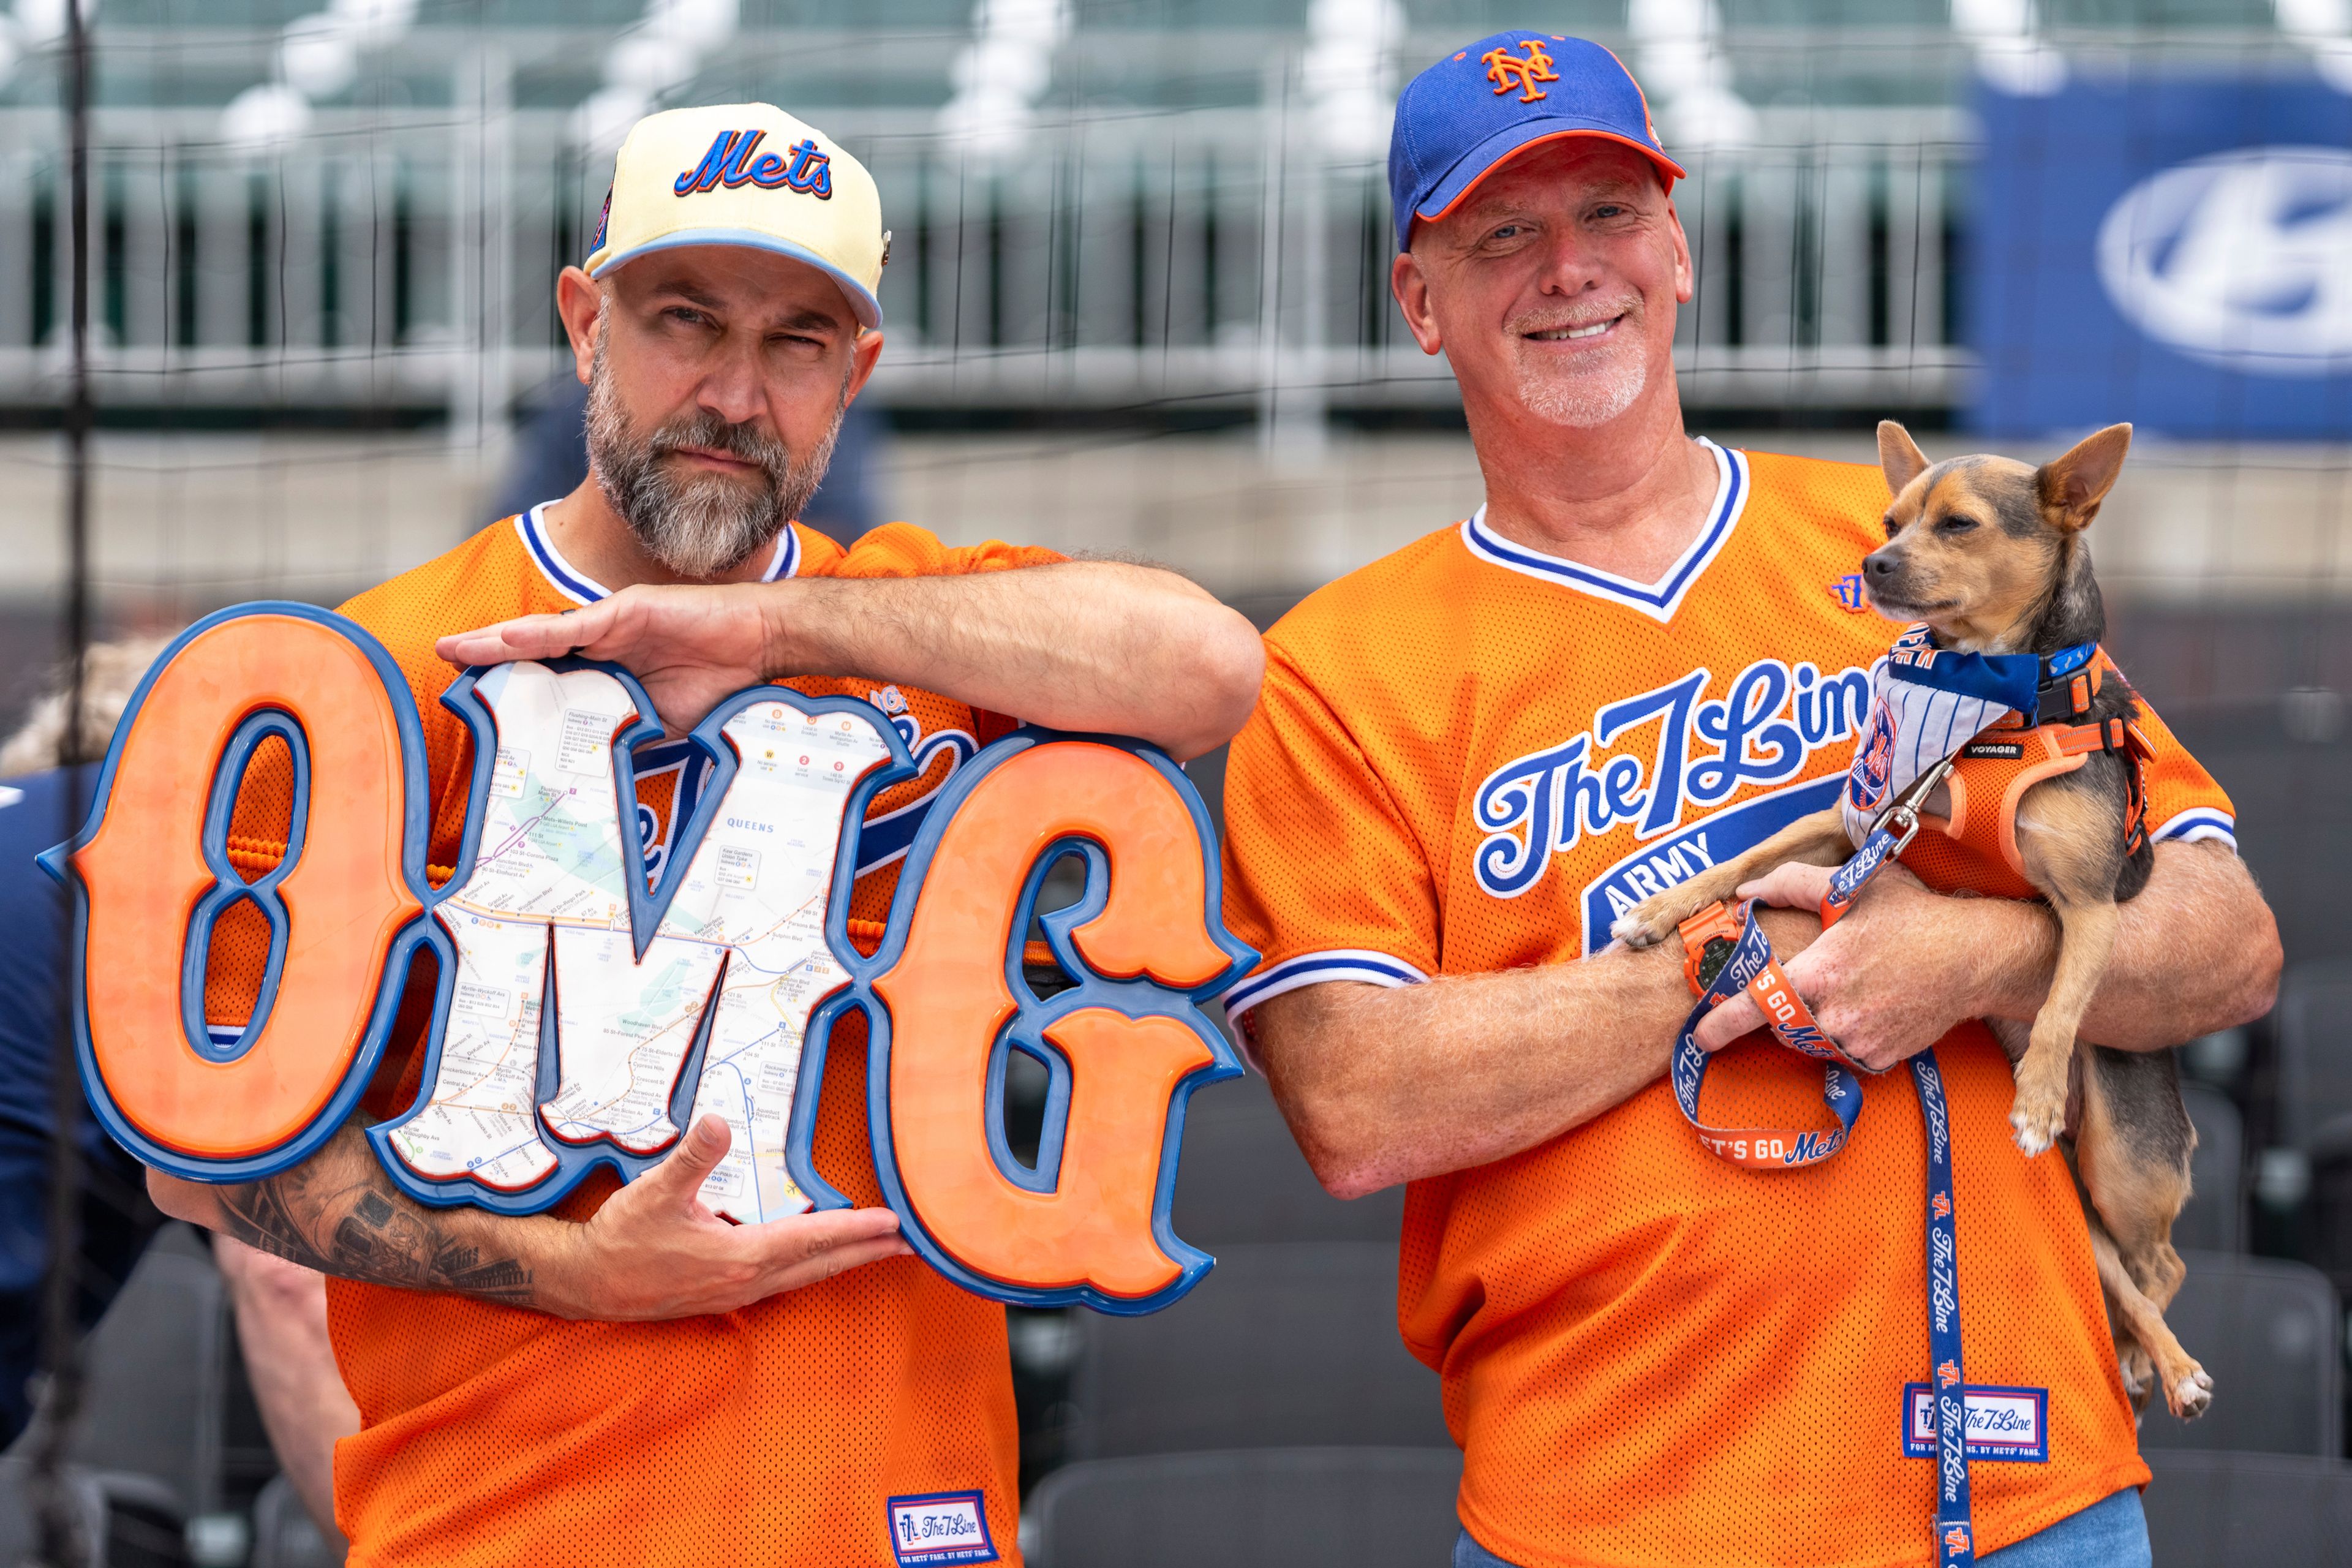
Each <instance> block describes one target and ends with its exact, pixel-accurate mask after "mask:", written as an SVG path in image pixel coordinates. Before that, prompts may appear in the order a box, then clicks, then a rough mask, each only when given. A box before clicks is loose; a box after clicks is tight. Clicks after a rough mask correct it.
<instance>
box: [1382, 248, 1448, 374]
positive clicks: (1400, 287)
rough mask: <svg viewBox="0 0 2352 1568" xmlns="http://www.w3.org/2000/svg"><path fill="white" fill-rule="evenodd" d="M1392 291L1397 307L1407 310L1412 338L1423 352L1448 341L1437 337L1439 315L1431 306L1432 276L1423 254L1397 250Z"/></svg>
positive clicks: (1435, 349) (1437, 348)
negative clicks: (1428, 272)
mask: <svg viewBox="0 0 2352 1568" xmlns="http://www.w3.org/2000/svg"><path fill="white" fill-rule="evenodd" d="M1389 292H1390V293H1391V294H1393V295H1395V296H1396V302H1397V309H1398V310H1402V311H1403V312H1404V324H1405V326H1406V328H1407V329H1408V330H1409V331H1411V332H1412V341H1413V342H1417V343H1419V344H1420V345H1421V352H1422V353H1425V354H1433V353H1437V352H1438V351H1440V350H1441V349H1443V348H1444V346H1445V344H1444V342H1443V341H1442V340H1441V339H1440V338H1439V337H1438V333H1437V317H1436V314H1435V313H1434V312H1433V311H1432V310H1430V308H1429V277H1428V274H1426V273H1424V272H1423V271H1422V269H1421V258H1419V257H1417V256H1415V255H1413V253H1412V251H1410V250H1401V251H1399V252H1397V258H1396V260H1394V261H1393V262H1391V263H1390V265H1389Z"/></svg>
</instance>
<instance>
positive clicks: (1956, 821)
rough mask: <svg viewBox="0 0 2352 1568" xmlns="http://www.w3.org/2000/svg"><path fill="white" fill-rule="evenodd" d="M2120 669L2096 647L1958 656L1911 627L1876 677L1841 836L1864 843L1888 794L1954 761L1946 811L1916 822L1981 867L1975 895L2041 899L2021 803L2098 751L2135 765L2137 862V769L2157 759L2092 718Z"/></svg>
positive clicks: (2128, 823) (2130, 802) (2125, 730)
mask: <svg viewBox="0 0 2352 1568" xmlns="http://www.w3.org/2000/svg"><path fill="white" fill-rule="evenodd" d="M2115 668H2116V667H2115V662H2114V661H2113V660H2112V659H2110V658H2107V655H2106V651H2105V649H2104V648H2102V647H2099V646H2098V645H2097V644H2096V643H2079V644H2077V645H2075V646H2074V647H2069V648H2063V649H2061V650H2060V651H2059V652H2057V653H2054V654H2049V655H2046V656H2042V657H2038V658H2037V657H2036V656H2034V655H2032V654H1968V653H1952V652H1949V651H1948V650H1945V649H1941V648H1937V647H1934V646H1932V645H1931V644H1930V643H1929V641H1928V630H1927V626H1924V625H1921V626H1913V627H1912V628H1911V629H1910V630H1908V631H1906V632H1905V633H1904V634H1903V635H1902V637H1898V638H1896V639H1895V646H1894V647H1892V648H1890V649H1888V650H1887V655H1886V658H1885V661H1884V662H1883V663H1881V664H1880V665H1879V666H1878V667H1877V668H1875V669H1874V670H1873V671H1872V674H1871V709H1870V721H1869V722H1868V723H1867V724H1866V725H1864V729H1863V738H1862V742H1861V744H1860V745H1858V746H1857V747H1856V748H1855V750H1854V757H1853V767H1852V768H1851V769H1850V770H1849V771H1848V773H1847V775H1846V787H1845V791H1844V793H1843V795H1840V796H1839V805H1840V807H1841V809H1842V810H1843V812H1844V814H1845V826H1846V836H1847V837H1849V838H1851V839H1852V840H1853V842H1854V843H1855V844H1857V845H1858V844H1861V843H1863V842H1864V840H1865V839H1866V838H1868V837H1869V835H1870V829H1871V827H1872V826H1873V825H1874V823H1875V822H1876V821H1877V820H1878V818H1879V817H1880V816H1882V815H1883V814H1884V812H1885V803H1886V801H1887V800H1888V798H1889V797H1890V796H1892V795H1901V794H1905V793H1906V792H1907V791H1908V790H1909V788H1910V785H1911V784H1912V783H1913V782H1914V781H1915V780H1916V778H1917V777H1918V776H1919V774H1920V773H1921V772H1923V771H1924V770H1926V769H1927V768H1932V767H1934V766H1935V765H1936V764H1937V763H1939V762H1943V761H1945V760H1946V759H1951V761H1952V766H1951V768H1950V771H1949V772H1948V774H1947V775H1946V776H1945V778H1944V780H1943V783H1944V786H1945V788H1946V790H1947V791H1948V795H1949V797H1950V809H1949V811H1948V814H1947V815H1946V816H1925V815H1922V816H1921V818H1920V820H1921V822H1922V823H1923V824H1924V825H1925V826H1928V827H1932V828H1934V829H1935V830H1936V831H1937V833H1939V834H1942V835H1943V836H1944V837H1947V838H1949V839H1951V840H1953V841H1954V842H1955V843H1957V844H1958V845H1959V846H1960V847H1963V848H1965V849H1967V850H1968V851H1969V852H1970V854H1971V856H1972V858H1974V859H1975V860H1976V861H1978V862H1979V863H1980V867H1981V869H1982V871H1983V873H1984V875H1983V876H1982V877H1981V878H1980V879H1979V887H1980V890H1982V891H1984V892H1986V893H1989V894H1991V895H1994V896H1997V897H2000V898H2011V899H2031V898H2033V897H2036V896H2037V895H2036V892H2035V889H2034V888H2033V886H2032V883H2030V882H2028V881H2027V880H2026V879H2025V863H2024V860H2023V858H2022V857H2021V855H2020V854H2019V852H2018V847H2017V806H2018V802H2019V801H2021V799H2023V798H2024V795H2025V792H2026V791H2028V790H2030V789H2032V787H2033V786H2034V785H2035V784H2040V783H2042V781H2043V780H2044V779H2049V778H2055V777H2057V776H2058V775H2060V774H2062V773H2073V772H2074V770H2076V769H2077V768H2080V767H2081V766H2082V765H2083V764H2084V763H2085V762H2086V761H2088V760H2089V758H2090V756H2091V754H2092V753H2093V752H2115V753H2117V754H2119V755H2121V756H2123V757H2124V759H2125V760H2126V763H2127V764H2128V765H2127V766H2126V769H2125V773H2124V776H2125V779H2126V805H2125V813H2124V852H2125V853H2126V854H2127V855H2132V854H2137V853H2138V852H2139V848H2140V846H2141V845H2143V844H2145V843H2146V842H2147V790H2146V789H2145V787H2144V786H2143V784H2142V780H2141V776H2140V764H2141V763H2144V762H2146V761H2147V759H2148V758H2149V757H2150V756H2151V755H2152V754H2153V752H2152V750H2151V748H2150V747H2149V745H2148V742H2147V737H2146V736H2144V735H2143V734H2141V733H2140V731H2139V727H2138V726H2137V725H2136V724H2133V723H2132V722H2130V721H2128V720H2125V719H2121V718H2116V719H2108V720H2105V721H2100V722H2092V721H2090V711H2091V699H2092V698H2093V697H2094V696H2095V695H2096V694H2097V693H2098V691H2099V689H2100V688H2101V687H2102V686H2103V685H2104V684H2105V679H2106V677H2107V675H2108V674H2109V672H2111V671H2113V670H2114V669H2115ZM1923 798H1924V797H1923Z"/></svg>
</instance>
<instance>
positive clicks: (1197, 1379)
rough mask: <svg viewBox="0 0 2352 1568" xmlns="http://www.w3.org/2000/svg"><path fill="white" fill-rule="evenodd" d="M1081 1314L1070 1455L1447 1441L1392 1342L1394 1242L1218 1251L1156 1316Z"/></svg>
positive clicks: (1421, 1372)
mask: <svg viewBox="0 0 2352 1568" xmlns="http://www.w3.org/2000/svg"><path fill="white" fill-rule="evenodd" d="M1077 1320H1078V1332H1079V1334H1080V1336H1081V1339H1082V1344H1081V1347H1080V1350H1079V1353H1078V1365H1077V1373H1076V1379H1075V1380H1074V1386H1073V1389H1072V1400H1073V1403H1074V1404H1075V1405H1076V1420H1075V1423H1074V1426H1073V1429H1072V1432H1071V1443H1070V1456H1071V1458H1084V1459H1108V1458H1123V1457H1125V1456H1128V1455H1132V1454H1173V1453H1187V1452H1192V1451H1196V1450H1208V1449H1215V1448H1257V1447H1308V1446H1318V1445H1355V1444H1361V1445H1366V1446H1379V1447H1437V1446H1440V1445H1445V1444H1450V1442H1451V1439H1450V1438H1449V1437H1448V1436H1447V1434H1446V1430H1445V1422H1444V1418H1443V1416H1442V1415H1440V1413H1439V1409H1438V1390H1437V1377H1436V1374H1435V1373H1432V1372H1430V1371H1429V1370H1428V1369H1427V1368H1426V1367H1423V1365H1422V1364H1421V1363H1419V1362H1416V1361H1414V1360H1413V1359H1412V1356H1411V1355H1410V1354H1409V1353H1408V1352H1406V1350H1405V1348H1404V1345H1403V1343H1402V1342H1401V1341H1400V1340H1399V1339H1398V1338H1397V1329H1396V1247H1394V1246H1393V1245H1392V1244H1390V1243H1386V1242H1377V1241H1327V1242H1299V1243H1291V1244H1286V1245H1271V1244H1259V1245H1251V1246H1234V1247H1223V1248H1222V1249H1220V1250H1219V1252H1218V1255H1217V1267H1216V1270H1215V1272H1214V1273H1213V1274H1211V1275H1210V1276H1209V1278H1208V1279H1205V1280H1203V1281H1202V1283H1201V1284H1200V1286H1198V1287H1197V1288H1196V1289H1194V1290H1193V1291H1192V1294H1191V1295H1189V1296H1187V1297H1185V1298H1184V1299H1183V1300H1181V1301H1179V1302H1177V1303H1176V1305H1174V1306H1173V1307H1171V1308H1169V1309H1168V1310H1165V1311H1163V1312H1156V1313H1153V1314H1151V1315H1150V1316H1149V1317H1142V1318H1116V1317H1109V1316H1105V1315H1102V1314H1098V1313H1094V1312H1080V1313H1078V1314H1077Z"/></svg>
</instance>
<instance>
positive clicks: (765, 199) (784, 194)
mask: <svg viewBox="0 0 2352 1568" xmlns="http://www.w3.org/2000/svg"><path fill="white" fill-rule="evenodd" d="M681 245H748V246H751V247H753V248H755V249H759V250H770V251H773V252H775V253H776V254H777V255H779V256H789V257H791V258H793V260H795V261H804V262H806V263H808V265H810V266H811V267H814V268H817V269H818V270H819V271H821V272H824V274H825V275H826V276H828V277H830V278H831V279H833V280H834V281H835V283H837V284H839V285H840V286H841V292H842V294H843V295H844V296H845V298H846V299H847V300H849V308H850V309H851V310H853V311H855V312H856V315H857V319H858V321H860V322H861V323H863V324H864V325H866V326H868V327H878V326H880V325H881V324H882V304H881V301H880V300H877V299H876V298H875V297H874V293H875V290H876V289H878V288H880V287H881V285H882V264H883V263H884V262H886V261H887V260H888V259H889V257H890V237H889V236H888V235H887V234H886V233H884V232H883V228H882V197H881V194H880V193H879V192H878V191H877V190H876V189H875V188H874V176H873V175H871V174H867V173H866V165H865V164H863V163H859V162H858V161H857V160H856V159H855V158H853V157H851V156H850V155H849V154H848V153H845V152H843V151H842V150H841V149H840V148H839V147H837V146H835V144H834V143H833V142H831V141H830V140H829V139H827V137H826V136H825V134H824V132H822V131H819V130H817V129H816V127H814V126H813V125H806V124H803V123H802V122H801V121H797V120H795V119H793V117H792V116H791V115H789V114H786V113H785V112H784V111H783V110H781V109H778V108H777V107H776V106H775V105H773V104H772V103H721V104H714V105H712V106H710V107H709V108H706V109H672V110H665V111H663V112H662V113H660V114H649V115H647V116H646V118H644V119H643V120H640V121H637V122H636V124H635V125H634V126H632V127H630V130H629V134H628V137H627V139H626V140H625V141H624V142H622V143H621V151H620V153H618V155H616V156H615V157H614V160H613V187H612V189H611V190H610V191H609V192H607V193H606V195H605V196H604V216H603V217H601V218H599V219H598V220H597V223H596V240H595V244H594V246H593V248H592V249H591V250H590V252H589V255H588V259H587V260H586V261H585V262H583V264H582V265H583V267H585V268H586V269H587V272H588V275H589V276H590V277H592V278H601V277H603V276H604V274H605V273H606V272H608V271H610V270H611V269H612V268H615V267H618V266H620V265H621V264H622V263H624V262H626V261H632V260H635V258H638V257H640V256H643V255H645V254H646V253H647V252H648V251H655V250H667V249H670V248H673V247H677V246H681Z"/></svg>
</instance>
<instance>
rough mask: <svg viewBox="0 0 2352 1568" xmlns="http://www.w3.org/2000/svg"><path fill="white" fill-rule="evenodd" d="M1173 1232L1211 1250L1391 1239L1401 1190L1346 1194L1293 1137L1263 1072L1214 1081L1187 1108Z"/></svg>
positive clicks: (1392, 1242)
mask: <svg viewBox="0 0 2352 1568" xmlns="http://www.w3.org/2000/svg"><path fill="white" fill-rule="evenodd" d="M1173 1213H1174V1217H1175V1225H1176V1234H1177V1235H1178V1236H1180V1237H1183V1238H1184V1239H1185V1240H1186V1241H1189V1242H1191V1243H1192V1245H1193V1246H1195V1247H1201V1248H1202V1249H1203V1250H1205V1251H1209V1252H1215V1251H1216V1250H1217V1249H1218V1248H1220V1247H1233V1246H1238V1245H1242V1244H1245V1243H1254V1242H1274V1241H1379V1242H1385V1243H1386V1244H1387V1245H1388V1246H1389V1247H1391V1248H1393V1247H1395V1245H1396V1239H1397V1230H1398V1227H1399V1226H1400V1225H1401V1224H1402V1221H1403V1217H1404V1189H1403V1188H1402V1186H1397V1187H1391V1188H1388V1189H1387V1190H1386V1191H1383V1192H1378V1193H1374V1194H1371V1195H1370V1197H1365V1198H1358V1199H1356V1200H1355V1201H1354V1202H1352V1203H1342V1202H1341V1201H1340V1200H1339V1199H1338V1198H1335V1197H1333V1196H1332V1195H1331V1194H1328V1193H1327V1192H1325V1191H1324V1190H1323V1186H1322V1184H1321V1183H1319V1182H1318V1181H1317V1180H1316V1179H1315V1173H1314V1172H1313V1171H1312V1170H1310V1169H1308V1168H1307V1157H1306V1156H1305V1155H1303V1154H1301V1153H1300V1152H1298V1145H1297V1143H1296V1142H1293V1141H1292V1139H1291V1136H1290V1128H1289V1126H1288V1124H1286V1122H1285V1121H1283V1120H1282V1112H1281V1111H1280V1110H1277V1109H1276V1106H1275V1103H1274V1094H1273V1092H1272V1090H1270V1089H1267V1087H1266V1082H1265V1079H1263V1078H1260V1077H1259V1076H1258V1075H1257V1074H1255V1073H1252V1074H1250V1075H1249V1076H1248V1077H1247V1078H1245V1079H1234V1080H1232V1081H1230V1082H1226V1083H1213V1084H1211V1085H1210V1086H1209V1087H1208V1088H1206V1089H1202V1090H1201V1091H1200V1092H1198V1093H1197V1094H1195V1095H1193V1097H1192V1102H1191V1104H1190V1106H1189V1108H1188V1109H1187V1110H1186V1111H1185V1113H1184V1154H1183V1160H1182V1163H1181V1164H1179V1165H1178V1167H1177V1171H1176V1202H1175V1208H1174V1211H1173Z"/></svg>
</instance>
